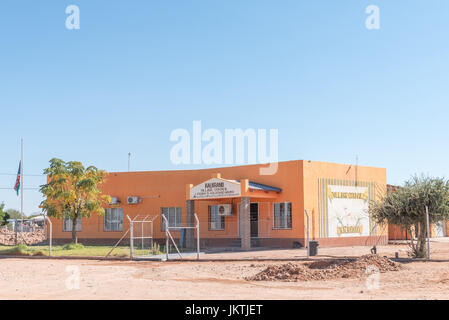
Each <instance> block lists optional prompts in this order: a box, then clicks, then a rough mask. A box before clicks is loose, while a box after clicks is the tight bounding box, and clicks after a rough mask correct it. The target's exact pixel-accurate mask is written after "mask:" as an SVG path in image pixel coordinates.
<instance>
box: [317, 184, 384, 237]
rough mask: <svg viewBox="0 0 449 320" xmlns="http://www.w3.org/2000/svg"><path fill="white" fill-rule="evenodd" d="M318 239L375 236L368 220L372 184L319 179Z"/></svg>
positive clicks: (372, 197) (373, 193)
mask: <svg viewBox="0 0 449 320" xmlns="http://www.w3.org/2000/svg"><path fill="white" fill-rule="evenodd" d="M319 194H320V195H319V199H320V200H319V201H320V203H319V208H320V210H319V211H320V224H319V229H320V236H321V237H336V238H339V237H360V236H369V235H374V234H375V233H376V230H375V229H376V228H374V225H373V223H372V219H371V216H370V210H369V209H370V203H371V200H372V199H374V198H375V184H374V183H370V182H360V181H358V182H357V183H355V181H348V180H331V179H319Z"/></svg>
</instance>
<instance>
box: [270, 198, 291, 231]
mask: <svg viewBox="0 0 449 320" xmlns="http://www.w3.org/2000/svg"><path fill="white" fill-rule="evenodd" d="M273 228H274V229H291V228H292V203H291V202H277V203H275V204H274V221H273Z"/></svg>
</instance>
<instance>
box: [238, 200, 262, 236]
mask: <svg viewBox="0 0 449 320" xmlns="http://www.w3.org/2000/svg"><path fill="white" fill-rule="evenodd" d="M241 204H242V203H241V202H239V204H238V205H237V237H238V238H241V236H240V206H241ZM252 204H257V237H251V238H259V202H250V203H249V205H250V208H249V210H250V211H249V215H250V216H249V219H250V221H249V223H250V229H249V233H250V236H251V205H252Z"/></svg>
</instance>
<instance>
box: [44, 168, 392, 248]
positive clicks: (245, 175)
mask: <svg viewBox="0 0 449 320" xmlns="http://www.w3.org/2000/svg"><path fill="white" fill-rule="evenodd" d="M266 167H267V165H245V166H235V167H223V168H214V169H201V170H174V171H149V172H115V173H110V174H108V176H107V177H106V179H105V181H104V183H103V185H102V191H103V192H104V193H105V194H108V195H110V196H111V197H113V198H114V203H113V204H110V205H109V206H108V207H107V208H106V215H105V216H103V217H97V216H92V217H90V218H83V219H81V221H80V222H81V223H79V226H80V227H79V233H78V237H79V241H80V242H82V243H89V242H90V243H92V242H95V243H114V242H116V241H117V240H118V239H119V238H121V237H122V236H123V235H124V233H125V232H126V231H127V230H128V228H129V225H130V223H129V220H128V217H129V218H130V219H133V218H134V217H136V216H137V215H139V216H141V217H143V216H149V219H153V218H154V225H153V237H154V238H155V239H156V240H157V241H160V242H162V241H164V240H165V231H164V230H165V229H164V223H163V219H162V218H161V215H164V216H165V217H166V218H167V220H168V224H169V227H170V228H176V227H177V226H178V227H179V226H186V225H192V224H194V215H193V214H194V213H196V214H197V216H198V218H199V221H200V244H201V247H202V248H204V247H217V246H239V247H240V246H241V247H242V248H243V249H250V248H251V247H254V246H263V247H267V246H271V247H272V246H277V247H287V248H291V247H293V246H295V245H296V246H297V245H298V243H299V244H301V245H304V243H305V239H306V237H307V214H308V217H309V219H308V220H309V223H308V225H309V236H310V239H311V240H318V241H319V243H320V246H340V245H373V244H385V243H387V241H388V229H387V228H386V227H385V226H378V225H376V224H375V223H374V222H373V221H372V219H371V215H370V210H369V208H370V204H372V202H373V201H375V200H376V198H378V197H379V194H380V193H383V192H385V190H386V169H384V168H374V167H364V166H353V165H344V164H335V163H325V162H316V161H305V160H297V161H285V162H279V163H278V168H277V171H276V172H275V174H272V175H264V174H261V169H262V168H266ZM306 212H307V214H306ZM52 222H53V238H54V239H55V240H59V241H70V238H71V232H70V231H71V222H70V220H64V221H63V220H56V219H52ZM173 235H174V237H175V238H176V237H178V238H179V235H180V232H179V231H178V232H176V231H175V232H174V233H173ZM125 239H126V237H125ZM186 241H187V243H189V241H190V243H191V241H192V234H191V233H188V234H187V240H186Z"/></svg>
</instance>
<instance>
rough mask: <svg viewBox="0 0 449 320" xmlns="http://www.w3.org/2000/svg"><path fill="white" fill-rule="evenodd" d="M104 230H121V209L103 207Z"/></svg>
mask: <svg viewBox="0 0 449 320" xmlns="http://www.w3.org/2000/svg"><path fill="white" fill-rule="evenodd" d="M104 211H105V215H104V231H123V209H122V208H110V209H105V210H104Z"/></svg>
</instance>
